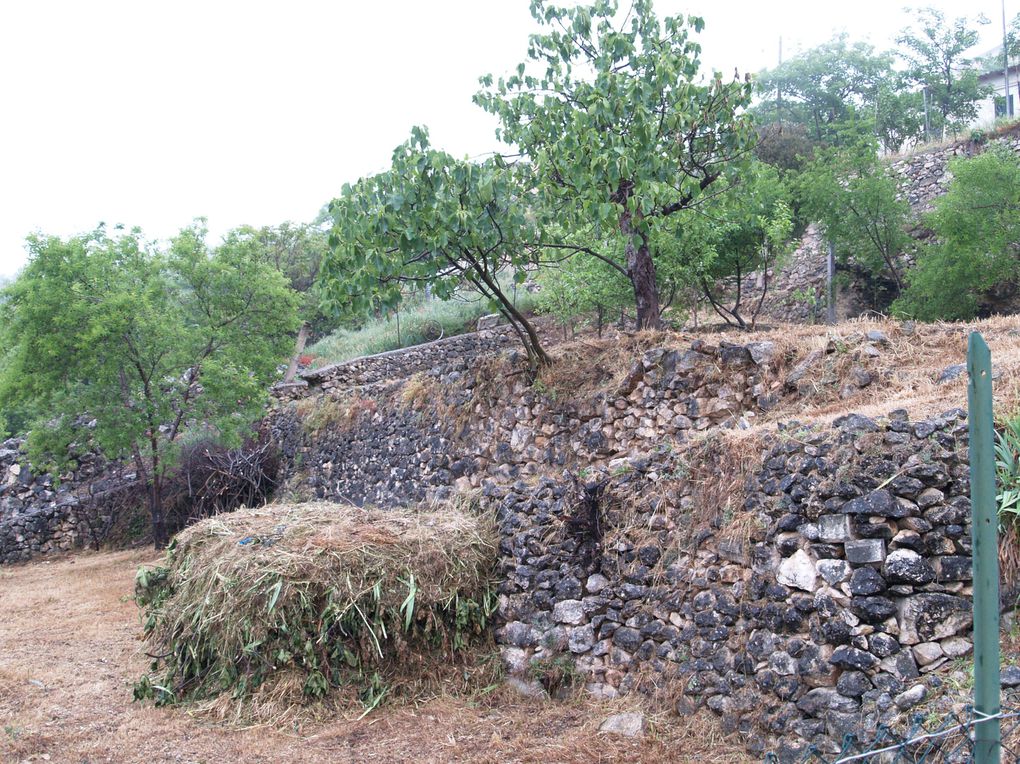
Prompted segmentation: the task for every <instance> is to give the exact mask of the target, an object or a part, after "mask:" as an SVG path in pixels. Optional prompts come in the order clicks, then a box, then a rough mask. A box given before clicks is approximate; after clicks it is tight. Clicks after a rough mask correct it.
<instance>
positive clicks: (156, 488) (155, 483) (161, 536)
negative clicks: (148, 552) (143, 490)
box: [149, 474, 170, 552]
mask: <svg viewBox="0 0 1020 764" xmlns="http://www.w3.org/2000/svg"><path fill="white" fill-rule="evenodd" d="M161 482H162V481H160V479H159V475H157V474H154V475H153V476H152V483H150V484H149V514H150V515H151V516H152V544H153V546H154V547H155V548H156V551H157V552H158V551H160V550H163V549H166V545H167V544H168V543H169V541H170V537H169V534H168V533H167V528H166V516H165V515H164V514H163V486H162V484H161Z"/></svg>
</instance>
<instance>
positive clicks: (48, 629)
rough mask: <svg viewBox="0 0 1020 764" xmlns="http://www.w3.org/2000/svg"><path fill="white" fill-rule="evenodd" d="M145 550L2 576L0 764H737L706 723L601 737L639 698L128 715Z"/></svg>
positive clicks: (667, 720) (730, 745)
mask: <svg viewBox="0 0 1020 764" xmlns="http://www.w3.org/2000/svg"><path fill="white" fill-rule="evenodd" d="M153 561H154V557H153V555H152V553H151V552H137V551H135V552H116V553H102V554H88V555H81V556H77V557H65V558H60V559H54V560H48V561H42V562H34V563H31V564H27V565H22V566H15V567H10V568H2V569H0V612H2V613H3V614H4V617H3V619H2V620H0V726H2V727H3V731H2V732H0V760H2V761H4V762H41V761H49V762H73V763H74V764H85V763H86V762H87V763H88V764H99V763H100V762H178V763H187V764H199V763H200V762H217V763H218V762H222V761H227V762H257V763H262V762H308V763H309V764H315V762H330V763H331V764H344V763H345V762H352V763H353V762H403V761H415V762H421V763H422V764H427V763H429V762H491V763H492V764H496V763H499V764H509V763H510V762H535V763H536V764H537V762H579V763H580V762H609V761H613V762H624V761H626V762H659V761H672V762H684V761H695V760H706V761H712V762H745V761H750V759H749V758H748V757H747V756H746V755H745V754H744V753H743V751H742V748H741V747H740V745H739V742H737V741H728V740H726V739H724V738H723V736H722V735H721V734H720V732H719V729H718V727H717V726H716V723H715V721H714V719H713V718H712V717H710V716H695V717H689V718H683V719H681V718H679V717H677V716H675V715H672V714H667V713H654V712H651V711H649V712H647V713H646V717H647V719H648V720H649V722H650V730H649V732H648V733H647V734H646V735H645V737H644V738H643V739H642V740H635V739H630V738H621V737H617V736H612V735H600V734H599V733H598V725H599V724H600V723H601V721H602V720H603V719H604V718H605V717H606V716H607V715H609V714H611V713H617V712H620V711H625V710H633V709H634V708H635V703H636V701H635V700H619V701H614V702H612V703H605V702H595V701H591V700H580V699H578V700H574V701H566V702H552V701H541V700H530V699H525V698H522V697H520V696H517V695H512V694H509V691H505V690H501V691H499V692H497V693H493V694H489V695H486V696H480V697H478V698H476V699H474V700H472V699H470V698H453V697H441V698H436V699H434V700H432V701H429V702H428V703H424V704H422V705H420V706H418V707H415V708H411V707H402V708H401V707H391V708H383V709H379V710H377V711H375V712H374V713H372V714H371V715H370V716H368V717H367V718H365V719H361V720H358V719H355V718H353V717H352V718H351V719H344V718H337V719H334V720H331V721H329V722H327V723H324V724H317V725H308V726H306V727H304V728H301V729H289V730H277V729H273V728H269V727H247V728H240V727H231V726H224V725H217V724H214V723H212V722H210V721H209V720H208V719H205V718H202V717H200V716H193V715H189V714H188V713H187V710H186V709H182V708H174V709H158V708H153V707H151V706H149V705H142V704H139V703H133V702H132V700H131V686H132V683H133V682H134V680H135V679H136V678H137V677H138V676H140V675H141V674H142V673H143V672H144V670H145V668H146V664H147V661H148V659H147V658H146V657H145V655H144V653H143V651H142V650H143V645H142V643H141V642H140V641H138V635H139V631H140V629H139V623H138V615H137V609H136V607H135V605H134V603H133V601H132V599H131V594H132V588H133V578H134V572H135V569H136V567H137V566H138V565H139V564H143V563H151V562H153Z"/></svg>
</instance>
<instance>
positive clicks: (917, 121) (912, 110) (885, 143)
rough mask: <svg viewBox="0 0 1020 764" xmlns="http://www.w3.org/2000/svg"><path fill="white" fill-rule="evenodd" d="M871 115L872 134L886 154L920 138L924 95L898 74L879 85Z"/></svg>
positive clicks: (922, 126) (922, 129)
mask: <svg viewBox="0 0 1020 764" xmlns="http://www.w3.org/2000/svg"><path fill="white" fill-rule="evenodd" d="M874 115H875V118H874V123H875V136H876V137H877V138H878V140H879V143H881V145H882V148H883V150H885V151H886V152H887V153H890V154H891V153H895V152H897V151H900V150H902V149H903V148H904V146H910V145H913V144H916V143H919V142H920V141H922V140H923V139H924V94H923V93H922V92H921V91H919V90H912V89H910V88H909V87H908V82H907V81H906V78H905V77H903V75H902V74H896V75H895V76H894V77H891V78H889V79H887V80H885V81H884V82H882V83H881V84H880V85H879V87H878V91H877V95H876V97H875V105H874Z"/></svg>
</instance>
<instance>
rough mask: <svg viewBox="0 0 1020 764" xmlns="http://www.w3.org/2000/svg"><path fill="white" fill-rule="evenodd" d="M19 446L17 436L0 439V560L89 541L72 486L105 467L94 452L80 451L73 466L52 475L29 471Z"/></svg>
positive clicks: (66, 548) (93, 477)
mask: <svg viewBox="0 0 1020 764" xmlns="http://www.w3.org/2000/svg"><path fill="white" fill-rule="evenodd" d="M23 446H24V441H23V440H21V439H17V438H12V439H10V440H7V441H4V442H3V443H0V564H3V563H11V562H23V561H25V560H29V559H31V558H33V557H35V556H37V555H40V554H48V553H52V552H66V551H69V550H71V549H74V548H75V547H80V546H83V545H85V544H87V543H90V541H91V539H92V530H91V528H90V525H89V522H88V519H87V518H86V517H84V516H82V514H81V513H79V512H78V506H79V501H78V498H77V497H76V496H75V493H74V491H75V489H77V488H80V487H81V486H83V485H85V484H88V483H92V482H95V481H97V480H98V481H102V480H103V475H104V472H105V470H106V467H107V464H106V462H104V461H103V460H102V459H101V458H99V457H98V456H96V455H94V454H83V455H82V456H80V457H79V459H78V466H77V467H76V469H75V470H74V471H72V472H70V473H68V474H67V475H64V476H63V480H60V479H55V476H53V475H49V474H36V473H34V472H33V471H32V469H31V468H30V467H29V465H28V460H27V459H26V458H25V456H24V454H23V452H22V449H23ZM97 519H99V518H97Z"/></svg>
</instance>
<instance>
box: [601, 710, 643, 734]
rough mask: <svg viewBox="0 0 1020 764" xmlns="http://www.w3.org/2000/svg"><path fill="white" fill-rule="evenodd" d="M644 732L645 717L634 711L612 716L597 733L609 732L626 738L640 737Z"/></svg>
mask: <svg viewBox="0 0 1020 764" xmlns="http://www.w3.org/2000/svg"><path fill="white" fill-rule="evenodd" d="M644 731H645V717H644V715H643V714H640V713H638V712H636V711H632V712H630V713H626V714H613V715H612V716H610V717H609V718H608V719H606V720H605V721H604V722H602V724H601V725H600V726H599V732H611V733H613V734H615V735H625V736H626V737H641V736H642V735H643V734H644Z"/></svg>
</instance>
